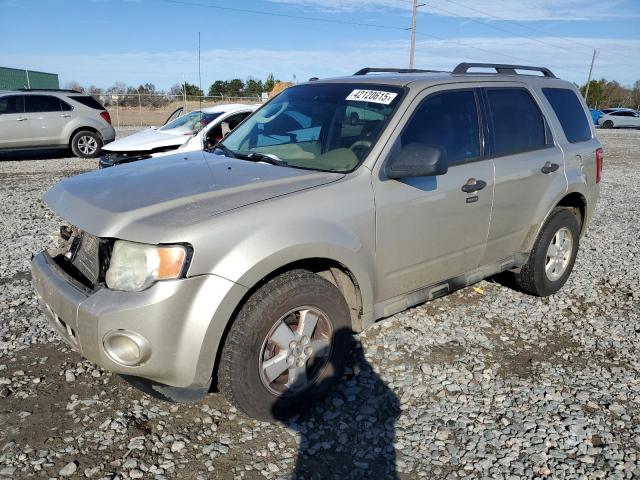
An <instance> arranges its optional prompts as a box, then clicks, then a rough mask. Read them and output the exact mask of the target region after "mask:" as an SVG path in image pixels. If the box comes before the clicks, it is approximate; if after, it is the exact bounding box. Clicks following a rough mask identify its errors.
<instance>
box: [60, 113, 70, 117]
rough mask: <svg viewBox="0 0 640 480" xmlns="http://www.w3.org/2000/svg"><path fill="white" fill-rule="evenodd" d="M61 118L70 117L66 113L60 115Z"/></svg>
mask: <svg viewBox="0 0 640 480" xmlns="http://www.w3.org/2000/svg"><path fill="white" fill-rule="evenodd" d="M60 116H61V117H62V118H71V115H69V114H68V113H65V114H62V115H60Z"/></svg>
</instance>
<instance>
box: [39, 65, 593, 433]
mask: <svg viewBox="0 0 640 480" xmlns="http://www.w3.org/2000/svg"><path fill="white" fill-rule="evenodd" d="M478 66H479V67H482V68H483V71H484V72H486V70H487V69H489V68H490V69H494V71H495V73H473V72H472V70H474V68H475V67H478ZM528 71H535V72H532V73H535V75H533V74H532V75H526V74H522V73H521V72H528ZM371 72H377V70H376V69H364V70H361V71H359V72H357V73H356V74H355V75H353V76H350V77H344V78H336V79H330V80H322V81H314V82H309V83H306V84H302V85H297V86H294V87H291V88H289V89H287V90H285V91H284V92H283V93H281V94H280V95H278V96H277V97H275V98H274V99H272V100H271V101H270V102H268V103H267V104H266V105H264V106H263V107H262V108H260V109H259V110H257V111H256V112H255V113H254V114H253V115H252V116H250V117H249V118H248V119H246V120H245V121H244V122H243V123H242V124H241V125H240V126H239V127H238V128H236V129H235V130H234V131H233V132H231V133H230V134H229V135H228V136H227V137H226V138H225V139H224V140H223V141H222V142H221V143H220V144H218V145H217V147H216V149H215V150H214V151H213V152H211V153H209V152H193V153H190V154H183V155H173V156H167V157H163V158H158V159H156V160H155V161H153V162H138V163H134V164H127V165H122V166H121V167H119V168H110V169H106V170H102V171H95V172H91V173H86V174H83V175H79V176H76V177H71V178H68V179H65V180H62V181H61V182H60V183H58V184H57V185H55V186H54V187H53V188H52V189H51V190H49V191H48V192H47V193H46V195H45V197H44V199H45V201H46V203H47V204H48V205H49V206H50V207H51V208H52V209H53V210H54V211H55V212H57V213H58V214H59V215H60V216H61V217H62V218H64V219H65V220H66V221H67V222H69V225H66V226H64V227H62V229H61V235H60V236H61V241H60V248H59V249H57V250H54V251H47V252H42V253H40V254H38V255H36V256H35V257H34V259H33V261H32V271H33V281H34V284H35V290H36V292H37V295H38V297H39V298H40V300H41V303H42V305H43V308H44V311H45V312H46V313H47V315H48V317H49V318H50V322H51V325H52V326H53V327H54V328H55V329H56V330H57V331H58V332H59V334H60V336H61V337H62V338H63V339H65V341H66V342H68V343H69V345H71V346H72V347H73V348H75V349H76V350H77V351H78V352H80V354H82V355H83V356H84V357H86V358H88V359H90V360H92V361H94V362H96V363H97V364H99V365H101V366H102V367H104V368H106V369H109V370H111V371H114V372H117V373H119V374H122V375H123V376H125V377H126V378H128V379H130V380H132V381H133V382H135V383H137V384H139V385H143V386H145V388H146V389H147V390H148V391H151V392H154V393H155V394H157V395H160V396H163V397H165V398H170V399H172V400H189V399H197V398H201V397H202V395H204V394H205V393H206V392H208V391H209V390H210V388H211V387H212V386H217V388H218V389H219V390H220V391H222V393H223V394H224V395H225V396H226V398H227V399H228V400H229V401H230V402H231V403H233V404H234V405H236V406H238V407H239V408H240V409H242V410H243V411H244V412H246V413H247V414H249V415H251V416H253V417H255V418H259V419H267V420H268V419H279V418H285V417H287V416H289V415H291V414H294V413H296V412H299V411H301V410H304V409H307V408H309V406H310V405H312V404H313V402H315V401H316V400H317V399H319V398H321V397H322V396H323V395H324V394H325V393H326V392H327V390H328V389H329V388H330V387H331V386H332V385H333V384H334V383H335V382H336V381H337V379H338V378H339V377H340V375H341V373H342V371H343V368H344V365H345V359H346V355H347V354H348V351H349V348H350V339H351V333H352V332H353V331H355V332H359V331H362V330H363V329H366V328H367V327H369V326H370V325H372V324H373V323H374V322H375V321H376V320H378V319H381V318H383V317H388V316H390V315H393V314H395V313H396V312H399V311H401V310H404V309H406V308H408V307H410V306H412V305H416V304H418V303H421V302H425V301H428V300H431V299H434V298H436V297H439V296H442V295H445V294H447V293H449V292H451V291H453V290H455V289H458V288H461V287H464V286H466V285H471V284H473V283H476V282H479V281H480V280H482V279H483V278H486V277H488V276H491V275H495V274H498V273H501V272H505V273H504V274H505V275H510V276H512V277H513V281H514V283H515V285H516V286H517V288H519V289H520V290H521V291H522V292H525V293H526V294H530V295H537V296H546V295H552V294H554V293H555V292H557V291H558V290H559V289H560V288H561V287H562V286H563V284H564V283H565V282H566V281H567V278H568V277H569V274H570V272H571V270H572V268H573V265H574V261H575V258H576V253H577V251H578V245H579V241H580V237H581V236H582V235H583V234H584V232H585V230H586V228H587V225H588V224H589V220H590V219H591V217H592V215H593V212H594V209H595V205H596V201H597V199H598V195H599V190H600V185H599V182H600V179H601V172H602V161H603V157H602V149H601V147H600V143H599V142H598V140H597V139H596V138H595V135H594V131H593V128H592V126H591V122H590V121H589V113H588V110H587V108H586V105H585V104H584V102H583V101H582V99H581V97H580V95H579V93H578V91H577V90H576V88H575V87H574V86H573V85H572V84H571V83H568V82H565V81H562V80H559V79H557V78H555V76H554V75H553V74H552V73H551V72H550V71H549V70H547V69H544V68H534V67H526V66H510V65H486V64H461V65H458V67H456V68H455V69H454V70H453V72H425V71H415V70H411V71H407V70H397V71H386V72H377V74H376V75H369V73H371Z"/></svg>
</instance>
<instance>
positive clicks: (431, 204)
mask: <svg viewBox="0 0 640 480" xmlns="http://www.w3.org/2000/svg"><path fill="white" fill-rule="evenodd" d="M478 103H479V98H478V92H477V90H476V89H474V88H465V87H464V86H460V85H457V86H455V87H450V86H447V87H438V88H432V89H428V90H426V91H425V92H423V93H422V94H420V95H419V96H418V97H417V98H416V100H414V104H413V107H412V108H409V109H408V112H407V113H406V114H405V116H404V118H403V119H402V120H401V122H400V125H402V126H403V127H399V128H398V129H397V130H400V131H396V132H394V136H393V137H392V139H391V140H392V141H390V142H389V145H390V146H387V148H386V149H385V152H384V153H383V158H385V160H387V159H388V158H389V157H390V156H391V155H393V154H394V153H395V152H397V151H399V150H401V149H402V148H404V146H406V145H411V144H415V143H419V144H424V145H428V146H431V147H432V148H438V149H439V150H440V151H441V152H442V154H444V155H446V158H447V159H448V164H449V170H448V172H447V173H446V174H444V175H439V176H426V177H412V178H405V179H400V180H393V179H388V178H386V177H385V175H384V173H383V172H384V169H383V165H384V162H378V163H379V164H380V163H381V164H382V165H381V166H380V167H379V169H380V170H379V171H378V172H377V173H375V172H374V174H373V176H374V181H373V185H374V192H375V203H376V269H377V277H378V281H377V284H378V286H379V291H378V292H377V293H378V298H377V302H380V301H385V300H388V299H392V298H394V297H397V296H400V295H403V294H406V293H409V292H412V291H414V290H417V289H420V288H423V287H427V286H431V285H434V284H438V283H439V282H442V281H444V280H448V279H450V278H453V277H455V276H458V275H461V274H463V273H465V272H468V271H470V270H473V269H475V268H476V267H477V266H478V264H479V262H480V260H481V258H482V255H483V253H484V248H485V242H486V239H487V233H488V230H489V219H490V216H491V202H492V200H493V162H492V160H490V159H486V158H484V156H483V149H482V145H483V132H482V122H481V120H480V116H479V109H478ZM470 183H474V184H475V185H477V186H478V189H477V190H476V191H474V192H471V193H465V191H463V190H462V188H463V186H464V185H465V184H470Z"/></svg>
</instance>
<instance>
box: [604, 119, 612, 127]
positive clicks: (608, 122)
mask: <svg viewBox="0 0 640 480" xmlns="http://www.w3.org/2000/svg"><path fill="white" fill-rule="evenodd" d="M602 128H613V122H612V121H611V120H605V121H604V123H603V124H602Z"/></svg>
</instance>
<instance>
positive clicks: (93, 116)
mask: <svg viewBox="0 0 640 480" xmlns="http://www.w3.org/2000/svg"><path fill="white" fill-rule="evenodd" d="M115 136H116V132H115V130H114V129H113V127H112V126H111V117H110V116H109V112H107V111H106V110H105V108H104V107H103V106H102V105H101V104H100V102H98V101H97V100H96V99H95V98H93V97H91V96H90V95H87V94H84V93H81V92H77V91H75V90H12V91H0V152H4V151H8V150H27V149H29V150H31V149H43V148H47V149H49V148H71V150H72V151H73V153H74V155H76V156H77V157H81V158H95V157H97V156H99V155H100V152H101V150H102V146H103V145H104V144H106V143H108V142H111V141H113V140H114V139H115Z"/></svg>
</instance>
